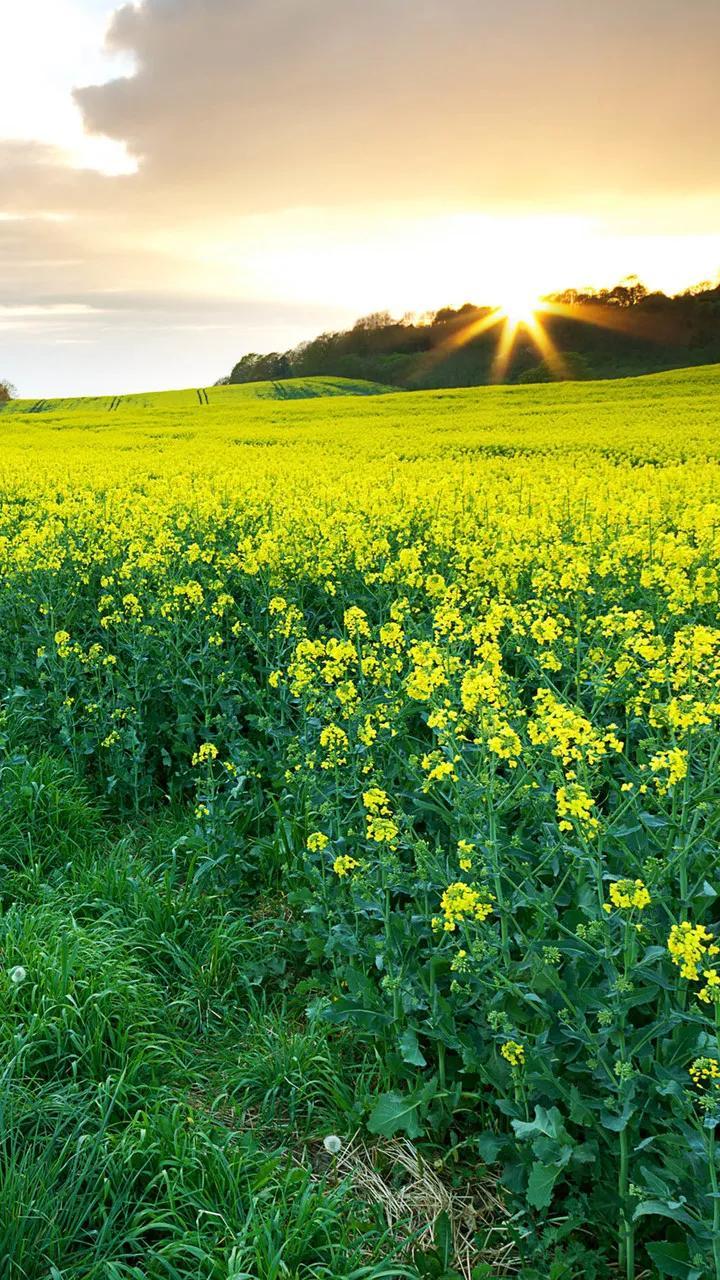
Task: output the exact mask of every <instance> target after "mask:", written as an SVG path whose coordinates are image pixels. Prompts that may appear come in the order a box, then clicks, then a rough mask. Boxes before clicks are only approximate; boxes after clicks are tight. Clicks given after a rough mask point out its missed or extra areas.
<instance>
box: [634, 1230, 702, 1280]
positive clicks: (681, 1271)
mask: <svg viewBox="0 0 720 1280" xmlns="http://www.w3.org/2000/svg"><path fill="white" fill-rule="evenodd" d="M646 1248H647V1251H648V1253H649V1254H650V1257H651V1258H652V1260H653V1262H654V1263H655V1266H656V1267H657V1269H658V1271H659V1273H660V1275H663V1276H676V1277H679V1280H700V1277H701V1276H702V1274H703V1272H702V1269H701V1270H699V1271H698V1269H697V1267H693V1265H692V1263H691V1262H690V1259H689V1257H688V1251H687V1248H686V1246H685V1245H684V1244H670V1243H669V1242H668V1241H667V1240H664V1241H663V1242H662V1243H661V1244H648V1245H646Z"/></svg>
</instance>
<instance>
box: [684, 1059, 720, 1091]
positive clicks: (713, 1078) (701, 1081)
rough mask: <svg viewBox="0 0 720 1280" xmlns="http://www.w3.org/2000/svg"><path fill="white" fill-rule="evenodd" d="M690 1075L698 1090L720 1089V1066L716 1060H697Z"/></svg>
mask: <svg viewBox="0 0 720 1280" xmlns="http://www.w3.org/2000/svg"><path fill="white" fill-rule="evenodd" d="M688 1075H689V1076H690V1079H691V1080H692V1082H693V1084H694V1085H695V1087H696V1088H697V1089H710V1088H712V1089H720V1064H719V1063H718V1062H717V1061H716V1060H715V1058H696V1059H695V1061H694V1062H692V1063H691V1064H690V1066H689V1067H688Z"/></svg>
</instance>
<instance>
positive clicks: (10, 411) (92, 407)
mask: <svg viewBox="0 0 720 1280" xmlns="http://www.w3.org/2000/svg"><path fill="white" fill-rule="evenodd" d="M396 391H397V388H396V387H390V386H383V385H382V384H381V383H379V382H367V381H365V380H364V379H362V378H323V377H318V378H282V379H279V380H278V381H276V382H248V383H241V384H238V385H236V386H220V387H198V388H195V387H189V388H187V389H185V390H181V391H147V392H137V393H132V394H130V395H119V396H112V395H108V396H75V397H66V398H64V399H60V400H58V399H53V398H52V397H51V398H49V399H33V400H31V399H18V400H10V401H8V402H7V403H5V404H0V412H2V413H3V414H6V415H10V416H12V415H15V414H22V415H25V414H32V415H33V416H35V415H38V414H42V415H45V414H52V415H53V416H55V415H58V414H59V415H62V416H64V415H65V414H73V415H74V414H76V413H81V414H82V415H83V416H84V417H85V416H88V415H90V416H92V417H94V416H95V415H99V414H106V413H107V414H120V415H121V418H123V419H125V418H127V416H128V415H134V414H136V413H137V412H138V411H141V410H145V409H149V410H152V411H156V412H163V411H169V412H173V413H175V412H176V411H177V410H185V411H187V410H194V409H201V408H204V409H220V410H228V409H230V410H232V409H234V408H235V407H236V406H237V405H238V403H240V402H242V401H245V400H282V401H285V400H314V399H317V398H319V397H326V396H375V395H384V394H386V393H390V392H396Z"/></svg>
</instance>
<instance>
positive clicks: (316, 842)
mask: <svg viewBox="0 0 720 1280" xmlns="http://www.w3.org/2000/svg"><path fill="white" fill-rule="evenodd" d="M329 843H330V840H329V837H328V836H326V835H325V834H324V833H323V832H322V831H313V832H311V834H310V835H309V836H308V838H307V841H306V848H307V849H309V850H310V853H321V852H322V850H323V849H326V848H327V846H328V845H329Z"/></svg>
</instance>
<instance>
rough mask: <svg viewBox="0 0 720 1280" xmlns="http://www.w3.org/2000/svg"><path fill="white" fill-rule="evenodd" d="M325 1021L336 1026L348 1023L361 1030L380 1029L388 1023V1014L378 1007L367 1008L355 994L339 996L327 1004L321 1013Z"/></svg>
mask: <svg viewBox="0 0 720 1280" xmlns="http://www.w3.org/2000/svg"><path fill="white" fill-rule="evenodd" d="M323 1017H324V1018H325V1020H326V1022H332V1023H334V1024H335V1025H336V1026H343V1025H344V1024H345V1023H349V1024H350V1025H351V1026H353V1027H359V1028H360V1030H361V1031H382V1030H383V1028H384V1027H387V1026H388V1024H389V1023H390V1021H391V1019H390V1015H389V1014H387V1013H382V1012H381V1011H380V1010H379V1009H368V1007H367V1005H366V1004H365V1003H364V1002H363V1001H362V1000H359V999H358V998H357V996H340V998H339V1000H336V1001H335V1002H334V1003H333V1004H331V1005H328V1007H327V1008H326V1009H325V1011H324V1013H323Z"/></svg>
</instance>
